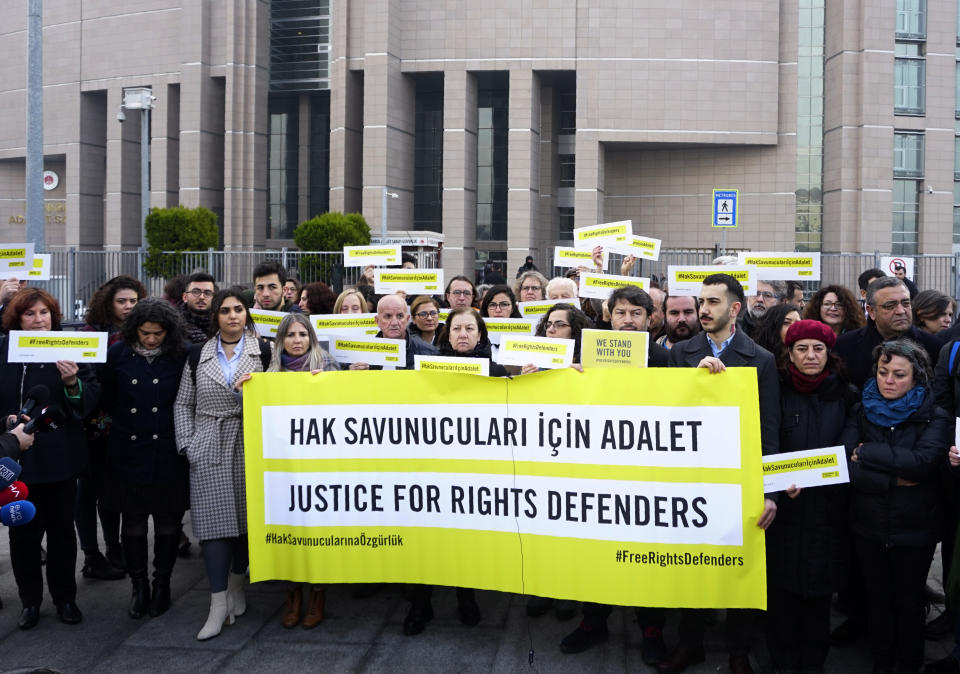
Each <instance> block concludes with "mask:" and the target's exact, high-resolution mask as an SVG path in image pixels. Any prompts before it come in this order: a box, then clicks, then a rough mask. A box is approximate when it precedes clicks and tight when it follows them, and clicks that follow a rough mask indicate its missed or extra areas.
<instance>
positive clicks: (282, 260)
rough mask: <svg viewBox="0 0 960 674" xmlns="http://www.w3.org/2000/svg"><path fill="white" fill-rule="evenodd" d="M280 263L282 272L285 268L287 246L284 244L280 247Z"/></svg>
mask: <svg viewBox="0 0 960 674" xmlns="http://www.w3.org/2000/svg"><path fill="white" fill-rule="evenodd" d="M280 264H281V265H283V269H284V272H286V269H287V247H286V246H284V247H283V248H281V249H280Z"/></svg>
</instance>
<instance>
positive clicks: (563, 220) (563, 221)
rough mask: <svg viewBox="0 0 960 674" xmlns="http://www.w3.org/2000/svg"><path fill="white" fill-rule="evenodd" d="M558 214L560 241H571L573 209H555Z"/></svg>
mask: <svg viewBox="0 0 960 674" xmlns="http://www.w3.org/2000/svg"><path fill="white" fill-rule="evenodd" d="M557 211H558V212H559V214H560V233H559V237H558V238H559V239H560V241H573V209H572V208H568V207H565V206H561V207H560V208H558V209H557Z"/></svg>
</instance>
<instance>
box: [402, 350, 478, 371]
mask: <svg viewBox="0 0 960 674" xmlns="http://www.w3.org/2000/svg"><path fill="white" fill-rule="evenodd" d="M413 369H414V370H426V371H428V372H450V373H454V374H478V375H480V376H481V377H488V376H489V375H490V359H489V358H465V357H460V356H422V355H420V354H419V353H418V354H415V355H414V356H413Z"/></svg>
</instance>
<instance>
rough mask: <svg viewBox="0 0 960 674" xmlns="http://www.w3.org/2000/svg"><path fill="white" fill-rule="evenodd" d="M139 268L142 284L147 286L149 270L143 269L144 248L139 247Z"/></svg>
mask: <svg viewBox="0 0 960 674" xmlns="http://www.w3.org/2000/svg"><path fill="white" fill-rule="evenodd" d="M137 268H138V269H139V270H140V283H143V284H144V285H146V284H147V270H146V269H144V268H143V246H137Z"/></svg>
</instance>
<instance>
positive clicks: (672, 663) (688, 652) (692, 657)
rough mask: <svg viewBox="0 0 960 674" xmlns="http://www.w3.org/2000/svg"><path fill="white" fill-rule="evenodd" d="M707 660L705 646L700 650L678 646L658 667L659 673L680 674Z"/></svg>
mask: <svg viewBox="0 0 960 674" xmlns="http://www.w3.org/2000/svg"><path fill="white" fill-rule="evenodd" d="M704 660H706V656H705V655H704V653H703V646H701V647H699V648H686V647H685V646H677V647H676V648H674V649H673V651H671V652H670V655H668V656H667V658H666V660H663V661H662V662H661V663H660V664H659V665H657V671H658V672H660V674H680V672H682V671H683V670H685V669H686V668H687V667H689V666H690V665H697V664H700V663H701V662H703V661H704Z"/></svg>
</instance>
